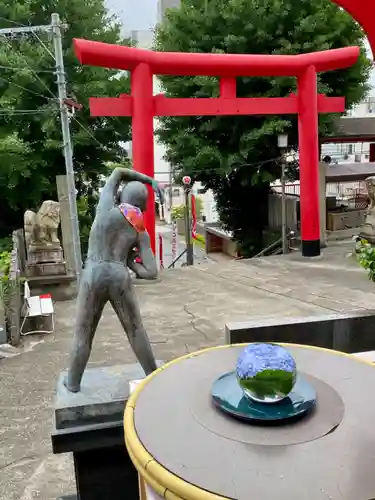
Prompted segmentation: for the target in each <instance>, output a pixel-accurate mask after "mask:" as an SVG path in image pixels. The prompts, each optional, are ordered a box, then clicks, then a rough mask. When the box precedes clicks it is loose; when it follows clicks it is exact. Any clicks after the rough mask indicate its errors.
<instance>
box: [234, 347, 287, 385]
mask: <svg viewBox="0 0 375 500" xmlns="http://www.w3.org/2000/svg"><path fill="white" fill-rule="evenodd" d="M264 370H283V371H286V372H289V373H294V372H295V371H296V362H295V361H294V359H293V357H292V355H291V354H290V353H289V352H288V351H287V350H286V349H284V347H281V346H279V345H276V344H259V343H258V344H250V345H248V346H247V347H245V349H244V350H243V351H242V352H241V354H240V355H239V356H238V359H237V368H236V373H237V377H239V378H249V377H255V376H256V375H257V374H258V373H259V372H262V371H264Z"/></svg>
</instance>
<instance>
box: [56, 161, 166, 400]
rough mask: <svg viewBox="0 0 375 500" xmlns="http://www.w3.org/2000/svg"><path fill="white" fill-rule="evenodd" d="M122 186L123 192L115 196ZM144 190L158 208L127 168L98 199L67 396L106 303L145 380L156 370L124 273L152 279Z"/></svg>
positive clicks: (75, 387) (141, 178)
mask: <svg viewBox="0 0 375 500" xmlns="http://www.w3.org/2000/svg"><path fill="white" fill-rule="evenodd" d="M122 182H124V186H123V188H122V190H121V192H120V194H118V190H119V187H120V184H121V183H122ZM145 184H149V185H151V186H152V187H153V189H154V191H155V192H156V193H157V194H158V196H159V198H160V202H161V203H163V193H162V191H161V189H160V188H159V186H158V184H157V182H155V181H154V180H153V179H151V178H150V177H147V176H146V175H143V174H140V173H138V172H135V171H133V170H128V169H126V168H116V169H115V170H114V171H113V172H112V174H111V176H110V177H109V178H108V180H107V182H106V184H105V186H104V188H103V189H102V192H101V194H100V200H99V203H98V206H97V210H96V216H95V220H94V223H93V225H92V228H91V232H90V238H89V248H88V253H87V260H86V263H85V267H84V270H83V272H82V276H81V279H80V284H79V292H78V298H77V313H76V314H77V317H76V327H75V332H74V340H73V347H72V351H71V357H70V364H69V370H68V375H67V377H66V378H65V381H64V383H65V386H66V387H67V389H68V390H69V391H71V392H79V391H80V387H81V380H82V376H83V372H84V370H85V368H86V365H87V362H88V360H89V357H90V353H91V347H92V342H93V339H94V335H95V331H96V328H97V326H98V323H99V320H100V318H101V315H102V312H103V308H104V305H105V304H106V303H107V302H108V301H109V302H110V303H111V305H112V307H113V309H114V310H115V312H116V314H117V316H118V318H119V320H120V322H121V324H122V326H123V328H124V330H125V332H126V335H127V337H128V340H129V342H130V345H131V347H132V349H133V352H134V354H135V355H136V357H137V359H138V361H139V362H140V364H141V366H142V368H143V369H144V371H145V373H146V375H148V374H149V373H151V372H152V371H154V370H155V369H156V362H155V358H154V355H153V353H152V349H151V346H150V342H149V339H148V336H147V333H146V331H145V329H144V326H143V324H142V318H141V313H140V310H139V306H138V302H137V298H136V296H135V293H134V289H133V284H132V279H131V276H130V273H129V270H128V268H130V269H131V270H132V271H134V273H135V274H136V275H137V277H139V278H142V279H155V278H156V277H157V265H156V260H155V257H154V254H153V252H152V250H151V245H150V237H149V235H148V233H147V231H146V230H145V227H144V224H143V211H144V210H145V209H146V204H147V196H148V192H147V187H146V186H145ZM135 248H136V249H137V250H135ZM137 256H138V257H139V259H136V257H137ZM139 260H140V262H139Z"/></svg>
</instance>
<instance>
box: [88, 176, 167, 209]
mask: <svg viewBox="0 0 375 500" xmlns="http://www.w3.org/2000/svg"><path fill="white" fill-rule="evenodd" d="M132 181H138V182H142V183H143V184H148V185H149V186H152V188H153V189H154V191H155V192H156V193H157V195H158V196H159V199H160V203H164V197H163V192H162V191H161V189H160V187H159V185H158V183H157V182H156V181H155V180H154V179H152V177H148V175H144V174H141V173H140V172H136V171H135V170H131V169H129V168H122V167H116V168H115V169H114V170H113V172H112V173H111V175H110V176H109V177H108V179H107V181H106V183H105V185H104V187H103V189H102V191H101V193H100V200H99V203H98V208H97V209H98V211H100V212H102V211H107V210H111V209H112V208H113V207H114V206H115V203H116V202H115V199H116V195H117V191H118V189H119V187H120V184H121V183H122V182H125V183H127V182H132Z"/></svg>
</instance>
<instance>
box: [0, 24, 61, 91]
mask: <svg viewBox="0 0 375 500" xmlns="http://www.w3.org/2000/svg"><path fill="white" fill-rule="evenodd" d="M0 19H1V18H0ZM1 32H2V30H0V34H1ZM6 42H7V44H8V46H9V48H10V49H11V50H13V47H12V45H11V43H10V41H9V40H8V39H6ZM17 54H18V55H19V56H20V57H21V59H22V60H23V61H24V63H25V65H26V66H27V67H28V68H29V69H30V71H31V72H32V73H33V74H34V76H35V77H36V79H37V80H38V81H39V82H40V83H41V84H42V85H43V87H44V88H45V89H46V90H47V92H49V94H51V96H52V98H53V99H57V96H55V95H54V94H53V93H52V91H51V89H50V88H49V87H48V85H47V84H46V83H45V82H44V81H43V80H42V79H41V78H40V76H39V75H38V73H36V72H35V71H34V70H33V69H32V68H31V67H30V64H29V61H28V60H27V59H26V58H25V57H24V56H23V54H21V52H19V51H17Z"/></svg>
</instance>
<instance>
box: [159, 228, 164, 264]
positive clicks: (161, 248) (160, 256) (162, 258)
mask: <svg viewBox="0 0 375 500" xmlns="http://www.w3.org/2000/svg"><path fill="white" fill-rule="evenodd" d="M159 262H160V269H164V256H163V236H162V235H161V234H159Z"/></svg>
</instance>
